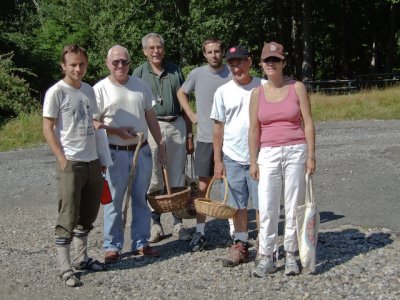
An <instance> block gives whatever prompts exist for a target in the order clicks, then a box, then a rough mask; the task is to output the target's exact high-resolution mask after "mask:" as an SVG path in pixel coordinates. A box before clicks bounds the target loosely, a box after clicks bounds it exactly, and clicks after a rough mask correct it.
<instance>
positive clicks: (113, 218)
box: [94, 45, 166, 263]
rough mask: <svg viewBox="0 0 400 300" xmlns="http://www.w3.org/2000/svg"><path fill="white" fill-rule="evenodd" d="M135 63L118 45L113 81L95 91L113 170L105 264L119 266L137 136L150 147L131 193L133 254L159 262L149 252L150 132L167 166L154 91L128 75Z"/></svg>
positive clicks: (111, 57) (111, 59)
mask: <svg viewBox="0 0 400 300" xmlns="http://www.w3.org/2000/svg"><path fill="white" fill-rule="evenodd" d="M130 63H131V60H130V58H129V54H128V51H127V50H126V49H125V48H124V47H122V46H119V45H116V46H114V47H112V48H111V49H110V50H109V51H108V54H107V58H106V65H107V68H108V69H109V71H110V75H109V76H108V77H106V78H104V79H103V80H101V81H100V82H98V83H97V84H96V85H95V86H94V90H95V93H96V100H97V105H98V108H99V113H98V114H96V115H95V118H96V120H98V121H99V122H100V123H101V125H99V127H100V128H105V129H106V131H107V135H108V142H109V146H110V152H111V157H112V160H113V164H112V165H111V166H110V167H108V169H107V173H106V179H107V180H108V182H109V184H110V192H111V196H112V202H111V203H109V204H107V205H105V206H104V243H103V248H104V250H105V262H106V263H115V262H117V261H118V260H119V257H120V253H121V251H122V249H123V246H124V228H123V216H122V214H123V208H122V206H123V199H124V195H125V191H126V190H127V185H128V181H129V174H130V169H131V168H132V164H133V161H132V159H133V154H134V152H135V149H136V145H137V143H138V137H137V135H136V133H137V132H143V133H144V139H145V142H144V143H143V144H142V147H141V148H140V151H139V154H138V159H137V163H136V166H135V174H136V176H134V180H133V182H132V189H131V195H130V196H131V203H132V205H131V208H132V221H131V226H130V227H131V240H132V244H131V249H132V252H133V254H137V255H143V256H148V257H155V256H159V255H160V253H159V251H158V250H156V249H155V248H153V247H151V246H149V241H148V240H149V238H150V223H151V212H150V208H149V206H148V205H147V200H146V194H147V190H148V188H149V185H150V179H151V173H152V156H151V150H150V147H149V144H148V142H147V138H148V131H149V130H150V133H151V135H152V136H153V138H154V141H155V143H156V144H157V146H158V148H159V151H158V157H156V159H158V160H160V162H161V163H164V162H165V160H166V155H165V147H164V142H163V140H162V137H161V132H160V127H159V125H158V122H157V118H156V116H155V113H154V111H153V108H152V103H151V101H152V98H153V96H152V93H151V90H150V87H149V86H148V85H147V84H146V83H144V82H143V81H142V80H141V79H139V78H136V77H131V76H129V75H128V72H129V66H130Z"/></svg>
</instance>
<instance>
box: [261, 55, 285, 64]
mask: <svg viewBox="0 0 400 300" xmlns="http://www.w3.org/2000/svg"><path fill="white" fill-rule="evenodd" d="M281 61H282V59H280V58H279V57H276V56H270V57H267V58H265V59H263V62H264V63H266V64H267V63H271V62H273V63H279V62H281Z"/></svg>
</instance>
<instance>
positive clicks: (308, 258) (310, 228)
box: [296, 173, 319, 273]
mask: <svg viewBox="0 0 400 300" xmlns="http://www.w3.org/2000/svg"><path fill="white" fill-rule="evenodd" d="M296 221H297V240H298V244H299V255H300V261H301V265H302V266H303V272H305V273H312V272H314V271H315V261H316V248H317V241H318V229H319V212H318V209H317V207H316V204H315V200H314V194H313V186H312V177H311V176H310V175H309V174H308V173H307V174H306V196H305V201H304V205H300V206H298V207H297V217H296Z"/></svg>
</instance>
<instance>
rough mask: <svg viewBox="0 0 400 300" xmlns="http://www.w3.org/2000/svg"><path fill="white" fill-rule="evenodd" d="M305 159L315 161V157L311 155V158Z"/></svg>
mask: <svg viewBox="0 0 400 300" xmlns="http://www.w3.org/2000/svg"><path fill="white" fill-rule="evenodd" d="M307 159H309V160H314V161H315V155H313V156H307Z"/></svg>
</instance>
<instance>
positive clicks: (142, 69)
mask: <svg viewBox="0 0 400 300" xmlns="http://www.w3.org/2000/svg"><path fill="white" fill-rule="evenodd" d="M163 67H164V70H163V72H162V73H161V74H160V75H157V74H155V73H154V72H153V69H152V67H151V65H150V63H149V62H145V63H143V64H141V65H140V66H139V67H137V68H136V69H135V70H134V71H133V73H132V76H135V77H139V78H141V79H142V80H143V81H144V82H146V83H147V84H148V85H150V87H151V91H152V93H153V101H152V103H153V109H154V112H155V113H156V115H157V116H160V117H161V116H177V115H180V114H181V106H180V105H179V101H178V97H177V96H176V93H177V92H178V90H179V88H180V87H181V85H182V84H183V82H184V81H185V79H184V77H183V73H182V71H181V70H180V68H179V67H178V66H177V65H176V64H173V63H171V62H168V61H164V62H163Z"/></svg>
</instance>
